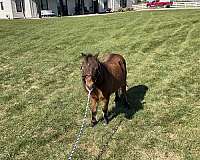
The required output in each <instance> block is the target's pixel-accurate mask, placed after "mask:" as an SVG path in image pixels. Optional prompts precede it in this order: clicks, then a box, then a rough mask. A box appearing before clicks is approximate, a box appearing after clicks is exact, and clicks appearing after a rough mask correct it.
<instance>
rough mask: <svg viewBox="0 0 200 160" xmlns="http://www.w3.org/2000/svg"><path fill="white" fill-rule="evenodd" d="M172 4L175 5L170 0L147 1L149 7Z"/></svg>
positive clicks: (165, 6) (167, 6)
mask: <svg viewBox="0 0 200 160" xmlns="http://www.w3.org/2000/svg"><path fill="white" fill-rule="evenodd" d="M171 5H173V2H172V1H168V0H153V1H148V2H147V8H149V7H164V8H169V7H170V6H171Z"/></svg>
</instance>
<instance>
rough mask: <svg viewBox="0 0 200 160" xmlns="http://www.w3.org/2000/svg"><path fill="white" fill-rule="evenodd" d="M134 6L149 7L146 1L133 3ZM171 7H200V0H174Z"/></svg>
mask: <svg viewBox="0 0 200 160" xmlns="http://www.w3.org/2000/svg"><path fill="white" fill-rule="evenodd" d="M132 8H134V9H135V10H141V9H147V6H146V3H142V4H138V5H132ZM171 8H200V1H197V2H185V1H178V2H173V5H172V6H171Z"/></svg>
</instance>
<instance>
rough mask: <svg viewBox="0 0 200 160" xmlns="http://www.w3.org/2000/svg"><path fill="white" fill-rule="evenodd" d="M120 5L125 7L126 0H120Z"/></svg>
mask: <svg viewBox="0 0 200 160" xmlns="http://www.w3.org/2000/svg"><path fill="white" fill-rule="evenodd" d="M120 6H121V7H122V8H125V7H126V0H120Z"/></svg>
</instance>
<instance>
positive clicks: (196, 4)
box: [172, 2, 200, 8]
mask: <svg viewBox="0 0 200 160" xmlns="http://www.w3.org/2000/svg"><path fill="white" fill-rule="evenodd" d="M172 7H176V8H196V7H200V2H173V5H172Z"/></svg>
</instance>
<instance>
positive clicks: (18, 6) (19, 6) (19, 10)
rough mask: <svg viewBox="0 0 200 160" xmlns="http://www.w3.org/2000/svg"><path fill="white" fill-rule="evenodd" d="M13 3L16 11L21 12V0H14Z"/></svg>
mask: <svg viewBox="0 0 200 160" xmlns="http://www.w3.org/2000/svg"><path fill="white" fill-rule="evenodd" d="M15 4H16V9H17V12H22V1H21V0H15Z"/></svg>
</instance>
